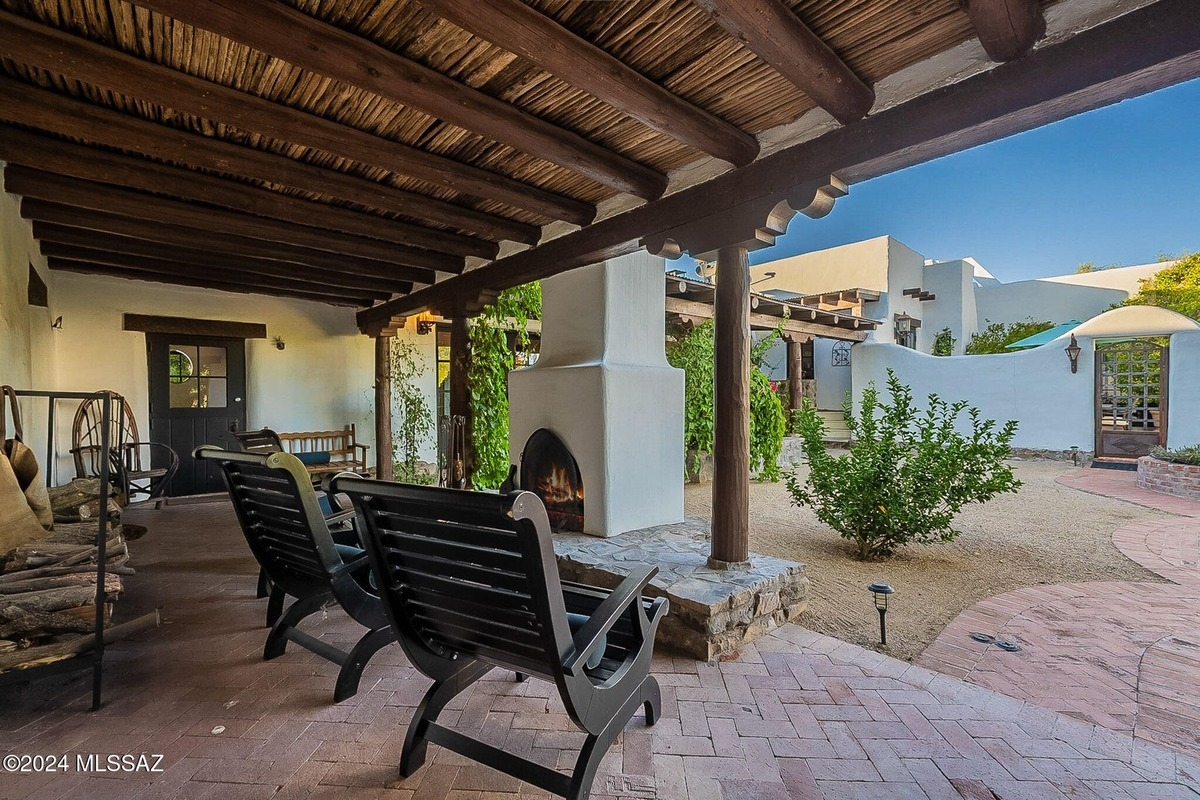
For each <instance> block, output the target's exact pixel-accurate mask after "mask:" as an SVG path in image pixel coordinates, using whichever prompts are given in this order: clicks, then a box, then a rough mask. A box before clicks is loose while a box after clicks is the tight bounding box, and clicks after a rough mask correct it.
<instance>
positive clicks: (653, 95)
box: [421, 0, 758, 166]
mask: <svg viewBox="0 0 1200 800" xmlns="http://www.w3.org/2000/svg"><path fill="white" fill-rule="evenodd" d="M421 5H423V6H424V7H425V8H427V9H429V10H430V11H432V12H433V13H435V14H437V15H439V16H441V17H442V18H444V19H447V20H449V21H450V22H453V23H454V24H455V25H457V26H458V27H460V28H462V29H463V30H466V31H469V32H471V33H473V34H474V35H476V36H478V37H479V38H481V39H486V40H487V41H489V42H493V43H495V44H497V45H499V46H500V47H503V48H504V49H505V50H508V51H509V52H512V53H516V54H517V55H519V56H521V57H522V58H525V59H527V60H529V61H530V62H532V63H534V64H537V65H538V66H539V67H541V68H542V69H544V70H546V71H547V72H549V73H551V74H552V75H556V76H557V77H559V78H561V79H562V80H564V81H566V82H567V83H569V84H571V85H572V86H577V87H579V88H580V89H583V90H584V91H585V92H587V93H588V94H591V95H592V96H593V97H596V98H598V99H600V100H603V101H604V102H605V103H608V104H609V105H610V106H612V107H614V108H617V109H620V110H621V111H623V112H624V113H626V114H628V115H629V116H631V117H633V118H634V119H636V120H638V121H639V122H641V123H642V124H644V125H646V126H647V127H649V128H651V129H652V130H656V131H658V132H659V133H663V134H665V135H667V136H670V137H671V138H672V139H676V140H677V141H681V142H683V143H685V144H688V145H691V146H692V147H694V148H696V149H697V150H700V151H701V152H704V153H708V154H709V155H713V156H716V157H717V158H720V159H723V160H725V161H729V162H731V163H733V164H736V165H738V166H742V165H745V164H749V163H750V162H751V161H753V160H754V159H755V158H756V157H757V156H758V141H757V140H756V139H755V138H754V137H753V136H751V135H750V134H748V133H745V132H744V131H741V130H738V129H737V128H735V127H734V126H733V125H730V124H729V123H728V122H725V121H724V120H722V119H720V118H719V117H716V116H714V115H713V114H710V113H709V112H707V111H705V110H704V109H702V108H700V107H698V106H695V105H693V104H691V103H689V102H687V101H686V100H684V99H683V98H681V97H679V96H677V95H675V94H672V93H671V92H669V91H667V90H666V89H664V88H663V87H661V86H659V85H658V84H657V83H655V82H654V81H651V80H649V79H648V78H646V77H644V76H642V75H641V74H640V73H638V72H636V71H634V70H633V69H631V68H630V67H629V66H627V65H626V64H625V63H624V62H622V61H620V60H619V59H617V58H614V57H613V56H611V55H609V54H608V53H607V52H605V51H604V50H602V49H600V48H599V47H597V46H596V45H594V44H592V43H590V42H588V41H587V40H585V39H583V38H581V37H579V36H576V35H575V34H574V33H572V32H571V31H569V30H567V29H566V28H564V27H562V26H561V25H559V24H558V23H556V22H555V21H554V20H552V19H550V18H549V17H547V16H545V15H544V14H541V13H539V12H538V11H537V10H536V9H534V8H531V7H530V6H528V5H526V4H525V3H523V2H521V0H488V2H486V3H480V2H477V0H421Z"/></svg>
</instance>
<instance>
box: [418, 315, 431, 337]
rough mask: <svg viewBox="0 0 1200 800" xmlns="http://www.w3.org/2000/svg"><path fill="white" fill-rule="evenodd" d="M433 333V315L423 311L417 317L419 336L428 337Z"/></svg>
mask: <svg viewBox="0 0 1200 800" xmlns="http://www.w3.org/2000/svg"><path fill="white" fill-rule="evenodd" d="M431 333H433V315H432V314H429V313H427V312H424V311H422V312H421V314H420V315H419V316H418V317H417V335H418V336H428V335H429V334H431Z"/></svg>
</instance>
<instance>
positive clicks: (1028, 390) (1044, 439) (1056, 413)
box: [851, 338, 1173, 450]
mask: <svg viewBox="0 0 1200 800" xmlns="http://www.w3.org/2000/svg"><path fill="white" fill-rule="evenodd" d="M1079 345H1080V347H1082V348H1083V352H1081V353H1080V355H1079V371H1078V372H1077V373H1075V374H1072V373H1071V369H1070V366H1069V364H1068V361H1067V357H1066V356H1065V355H1064V354H1063V346H1062V344H1061V343H1060V342H1051V343H1050V344H1047V345H1044V346H1042V347H1037V348H1034V349H1032V350H1026V351H1023V352H1020V353H1003V354H1000V355H988V356H949V357H944V358H939V357H936V356H932V355H926V354H924V353H920V352H916V351H913V350H909V349H907V348H904V347H900V346H899V345H896V344H891V343H881V342H874V341H868V342H864V343H862V344H859V345H856V346H855V347H854V356H853V358H852V359H851V372H852V373H853V376H854V393H855V396H856V397H857V396H858V395H859V394H860V393H861V391H862V388H863V387H865V386H866V385H867V383H868V382H869V381H875V385H876V386H878V387H879V388H880V389H881V390H885V384H886V381H887V372H886V370H887V367H891V368H892V369H893V370H894V371H895V373H896V375H897V377H899V379H900V381H901V382H902V383H905V384H908V385H909V386H911V387H912V390H913V397H914V400H916V401H917V402H918V403H919V404H922V405H923V404H924V401H925V399H926V398H927V396H928V395H929V394H931V393H936V394H937V395H938V396H939V397H941V398H942V399H944V400H947V401H949V402H954V401H956V400H967V401H968V402H969V403H970V404H971V405H973V406H976V407H978V408H979V409H980V411H981V412H982V414H983V416H984V418H991V419H995V420H997V421H998V422H999V423H1003V422H1004V421H1005V420H1009V419H1015V420H1018V421H1019V422H1020V426H1019V427H1018V428H1017V434H1016V437H1015V438H1014V440H1013V446H1014V447H1029V448H1035V449H1044V450H1065V449H1068V448H1070V447H1071V446H1078V447H1079V448H1080V449H1081V450H1090V449H1092V446H1093V439H1094V435H1093V429H1094V428H1093V424H1094V423H1093V420H1094V416H1095V407H1094V399H1093V398H1094V392H1093V381H1094V379H1093V350H1092V341H1091V340H1090V339H1086V338H1082V339H1080V340H1079ZM884 394H885V396H886V391H885V392H884ZM1172 418H1173V417H1172ZM1172 424H1173V423H1172Z"/></svg>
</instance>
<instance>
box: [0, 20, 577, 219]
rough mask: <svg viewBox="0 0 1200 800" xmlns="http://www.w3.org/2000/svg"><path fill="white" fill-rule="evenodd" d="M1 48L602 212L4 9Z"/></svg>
mask: <svg viewBox="0 0 1200 800" xmlns="http://www.w3.org/2000/svg"><path fill="white" fill-rule="evenodd" d="M0 53H2V54H4V55H7V56H8V57H9V58H11V59H13V60H14V61H16V62H18V63H21V64H27V65H30V66H35V67H39V68H41V69H45V70H47V71H49V72H53V73H57V74H59V75H64V76H66V77H69V78H73V79H75V80H77V81H81V82H82V83H86V84H89V85H92V86H99V87H103V88H105V89H109V90H111V91H114V92H116V93H117V94H121V95H124V96H126V97H130V98H135V99H138V100H144V101H146V102H148V103H154V104H156V105H160V106H163V107H165V108H170V109H173V110H175V111H179V112H183V113H186V114H193V115H195V116H197V117H200V118H202V119H207V120H211V121H213V122H221V123H225V124H227V125H232V126H234V127H236V128H238V129H240V130H243V131H247V132H250V133H257V134H260V135H263V136H268V137H271V138H273V139H278V140H280V141H284V142H290V143H292V144H298V145H304V146H306V147H315V148H316V149H318V150H323V151H325V152H327V153H332V154H334V155H338V156H342V157H343V158H348V159H351V160H353V161H357V162H359V163H362V164H368V165H370V166H374V167H380V168H382V169H386V170H388V171H389V172H393V173H396V174H399V175H407V176H409V177H412V178H417V179H419V180H422V181H425V182H427V183H430V184H432V185H434V186H437V187H439V188H442V189H452V190H454V191H458V192H463V193H465V194H469V195H473V196H475V197H480V198H484V199H488V200H495V201H497V202H501V203H505V204H507V205H510V206H514V207H515V208H519V209H523V210H525V211H532V212H533V213H535V214H539V215H541V216H543V217H545V218H546V219H547V220H557V219H563V220H567V221H569V222H574V223H576V224H579V225H585V224H587V223H588V222H591V221H592V219H593V218H594V217H595V215H596V209H595V207H594V206H592V205H591V204H589V203H583V202H580V201H578V200H574V199H572V198H569V197H562V196H560V195H556V194H553V193H552V192H547V191H545V190H543V189H539V188H537V187H535V186H530V185H528V184H524V183H521V182H520V181H517V180H514V179H512V178H509V177H506V176H504V175H498V174H496V173H492V172H488V171H487V170H484V169H479V168H478V167H472V166H470V165H467V164H462V163H460V162H457V161H454V160H452V159H449V158H444V157H442V156H438V155H434V154H432V153H427V152H425V151H423V150H419V149H417V148H415V147H410V146H408V145H405V144H401V143H399V142H394V141H391V140H389V139H384V138H381V137H379V136H375V135H373V134H371V133H368V132H366V131H363V130H359V129H358V128H353V127H350V126H347V125H342V124H340V123H337V122H334V121H333V120H329V119H325V118H324V117H320V116H317V115H316V114H309V113H307V112H304V111H300V110H298V109H294V108H291V107H289V106H285V105H282V104H280V103H275V102H272V101H270V100H266V99H263V98H260V97H255V96H254V95H251V94H247V93H245V92H239V91H237V90H236V89H231V88H229V87H227V86H222V85H221V84H218V83H213V82H211V81H206V80H204V79H202V78H197V77H193V76H191V75H188V74H187V73H184V72H179V71H177V70H174V69H171V68H169V67H164V66H160V65H158V64H155V63H153V62H150V61H145V60H143V59H140V58H135V57H134V56H131V55H129V54H127V53H123V52H121V51H119V50H115V49H113V48H111V47H105V46H104V45H101V44H98V43H96V42H92V41H89V40H87V39H84V38H82V37H79V36H71V35H70V34H67V33H64V32H62V31H60V30H58V29H56V28H52V27H50V26H48V25H39V24H38V23H36V22H33V21H32V20H28V19H25V18H24V17H20V16H18V15H16V14H12V13H8V12H5V11H0Z"/></svg>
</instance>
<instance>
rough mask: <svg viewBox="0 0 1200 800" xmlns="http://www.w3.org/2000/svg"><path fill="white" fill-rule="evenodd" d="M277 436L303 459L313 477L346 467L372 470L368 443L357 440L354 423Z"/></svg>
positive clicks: (287, 450)
mask: <svg viewBox="0 0 1200 800" xmlns="http://www.w3.org/2000/svg"><path fill="white" fill-rule="evenodd" d="M278 436H279V444H280V446H281V448H282V449H283V452H285V453H291V454H292V455H294V456H295V457H296V458H298V459H300V462H301V463H302V464H304V468H305V469H306V470H308V473H309V474H310V475H312V476H313V477H314V478H320V477H321V476H324V475H331V474H333V473H336V472H346V471H349V472H357V473H359V474H360V475H369V474H371V473H372V469H371V466H370V464H368V463H367V450H368V449H369V446H368V445H365V444H359V443H358V442H357V441H355V438H354V424H353V423H351V424H349V425H347V426H346V427H345V428H343V429H342V430H340V431H301V432H298V433H280V434H278Z"/></svg>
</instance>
